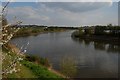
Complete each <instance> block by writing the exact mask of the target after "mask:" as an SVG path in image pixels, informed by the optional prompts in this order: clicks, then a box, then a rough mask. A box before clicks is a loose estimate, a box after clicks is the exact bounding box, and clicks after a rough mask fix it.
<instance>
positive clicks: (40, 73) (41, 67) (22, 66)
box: [2, 45, 64, 80]
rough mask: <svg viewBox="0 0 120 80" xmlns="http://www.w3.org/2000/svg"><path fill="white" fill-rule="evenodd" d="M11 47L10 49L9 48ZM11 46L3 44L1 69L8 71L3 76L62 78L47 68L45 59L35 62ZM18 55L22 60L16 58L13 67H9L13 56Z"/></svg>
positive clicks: (59, 79)
mask: <svg viewBox="0 0 120 80" xmlns="http://www.w3.org/2000/svg"><path fill="white" fill-rule="evenodd" d="M11 49H12V50H11ZM15 49H16V48H15V47H13V45H12V47H11V46H8V45H7V46H3V47H2V50H3V54H2V55H3V57H4V59H3V63H2V71H3V72H5V70H6V69H8V71H12V70H13V69H14V71H13V72H9V73H7V74H4V73H3V75H2V77H3V78H40V79H41V78H42V80H46V79H48V78H49V79H57V80H64V79H63V77H62V76H60V75H58V74H56V73H53V72H52V71H50V70H48V67H47V66H46V65H45V60H46V59H40V60H43V61H41V62H39V63H36V60H35V61H30V60H28V58H27V59H26V55H21V54H18V53H16V52H17V49H16V50H15ZM16 57H19V58H21V59H22V60H20V61H19V60H17V61H16V62H15V67H11V68H10V66H11V62H14V60H15V58H16Z"/></svg>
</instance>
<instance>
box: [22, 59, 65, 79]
mask: <svg viewBox="0 0 120 80" xmlns="http://www.w3.org/2000/svg"><path fill="white" fill-rule="evenodd" d="M22 64H23V65H25V66H26V67H28V68H29V69H30V70H31V71H32V72H33V73H34V74H35V75H37V76H38V78H42V79H47V78H49V79H50V78H51V79H52V78H54V79H57V80H64V79H63V78H62V77H60V76H58V75H57V74H55V73H52V72H50V71H49V70H48V69H47V68H46V67H44V66H41V65H38V64H34V63H32V62H29V61H25V60H24V61H22Z"/></svg>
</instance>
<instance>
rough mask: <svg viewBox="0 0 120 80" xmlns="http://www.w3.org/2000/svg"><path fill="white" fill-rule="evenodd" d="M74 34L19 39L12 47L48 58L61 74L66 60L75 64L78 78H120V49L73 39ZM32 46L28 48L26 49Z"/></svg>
mask: <svg viewBox="0 0 120 80" xmlns="http://www.w3.org/2000/svg"><path fill="white" fill-rule="evenodd" d="M72 32H73V31H66V32H55V33H45V34H40V35H37V36H29V37H19V38H16V39H13V40H12V41H11V43H13V44H15V45H17V46H18V47H19V48H20V47H21V46H23V48H26V49H27V52H26V54H33V55H38V56H40V57H45V58H48V60H49V61H50V63H52V66H53V68H54V69H56V70H58V71H60V62H61V61H62V60H63V58H64V57H65V56H67V57H71V58H73V59H74V60H75V61H76V67H77V73H76V74H75V76H74V77H76V78H117V77H118V54H119V53H120V46H119V45H113V44H110V43H104V42H99V41H98V42H93V41H89V40H82V39H74V38H71V33H72ZM28 42H29V46H27V47H25V46H26V45H27V43H28Z"/></svg>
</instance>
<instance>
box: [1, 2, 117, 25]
mask: <svg viewBox="0 0 120 80" xmlns="http://www.w3.org/2000/svg"><path fill="white" fill-rule="evenodd" d="M48 1H50V0H48ZM54 1H55V0H54ZM81 1H82V0H81ZM91 1H95V0H91ZM98 1H99V0H98ZM104 1H105V0H104ZM106 1H107V2H11V3H10V4H9V6H8V9H7V18H8V20H9V22H14V21H15V20H16V19H15V18H14V17H15V16H16V17H17V20H21V21H23V24H40V25H60V26H81V25H107V24H109V23H112V24H118V3H117V2H112V1H111V0H106ZM114 1H118V0H114ZM4 4H5V3H3V4H2V5H4Z"/></svg>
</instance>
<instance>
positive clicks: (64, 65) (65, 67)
mask: <svg viewBox="0 0 120 80" xmlns="http://www.w3.org/2000/svg"><path fill="white" fill-rule="evenodd" d="M60 67H61V72H62V73H63V74H64V75H66V76H67V77H70V78H72V77H74V76H75V74H76V73H77V68H76V62H75V59H73V58H72V57H64V58H63V59H62V61H61V62H60Z"/></svg>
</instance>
